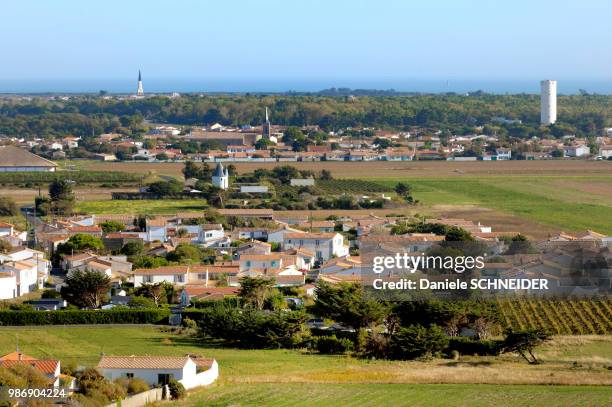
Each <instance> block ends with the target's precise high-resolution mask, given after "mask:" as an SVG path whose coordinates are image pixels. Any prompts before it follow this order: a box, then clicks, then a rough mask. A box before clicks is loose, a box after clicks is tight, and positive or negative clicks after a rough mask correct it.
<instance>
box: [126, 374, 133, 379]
mask: <svg viewBox="0 0 612 407" xmlns="http://www.w3.org/2000/svg"><path fill="white" fill-rule="evenodd" d="M125 377H127V378H128V379H133V378H134V373H126V374H125Z"/></svg>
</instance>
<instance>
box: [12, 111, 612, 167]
mask: <svg viewBox="0 0 612 407" xmlns="http://www.w3.org/2000/svg"><path fill="white" fill-rule="evenodd" d="M302 130H303V131H304V132H309V131H317V132H319V131H320V129H319V128H318V126H305V127H303V128H302ZM477 130H480V131H482V132H484V128H477ZM285 131H286V126H275V125H271V124H270V121H269V120H268V116H267V110H266V120H265V122H264V123H262V125H261V126H256V127H254V126H250V125H244V126H240V127H232V126H224V125H221V124H219V123H215V124H213V125H210V126H206V127H201V128H189V130H188V131H186V130H184V129H183V128H179V127H176V126H171V125H163V126H156V127H153V128H151V129H150V130H149V132H148V134H146V135H145V136H144V138H143V139H142V140H133V139H132V138H130V137H128V136H125V135H122V134H119V133H105V134H100V135H98V136H97V137H96V138H95V140H94V142H97V143H98V144H100V145H104V146H105V148H104V149H103V150H104V151H108V152H92V153H90V154H89V157H90V158H92V159H96V160H100V161H115V160H140V161H169V160H170V161H185V160H193V161H205V162H217V161H233V162H244V161H247V162H249V161H254V162H279V161H373V160H382V161H408V160H457V161H474V160H484V161H504V160H511V159H519V158H520V159H527V160H535V159H550V158H562V157H565V158H598V159H608V158H609V157H611V156H612V129H606V130H605V133H604V134H603V135H601V136H600V137H596V138H595V142H594V145H593V144H591V143H589V141H588V140H586V139H584V138H577V137H576V136H573V135H566V136H564V137H562V138H560V139H554V138H550V139H544V138H539V137H535V136H534V137H532V138H530V139H528V140H523V141H513V142H512V144H508V143H506V142H502V141H501V140H500V139H499V137H497V136H495V135H485V134H472V135H462V136H458V135H455V136H451V137H445V136H443V135H442V132H441V131H433V132H432V131H429V130H425V129H420V128H414V129H413V130H412V131H411V132H410V131H393V130H381V129H370V128H360V129H353V128H347V129H344V130H339V131H330V132H328V133H326V139H325V140H324V141H319V143H318V144H308V145H306V146H305V148H304V149H300V150H303V151H295V150H296V149H295V147H294V145H293V143H291V142H289V143H285V142H283V137H284V132H285ZM355 132H356V133H357V134H360V136H359V137H355ZM261 139H264V140H266V141H267V142H266V143H263V144H258V141H259V140H261ZM181 141H183V142H199V143H202V142H205V143H208V145H209V146H211V147H210V149H208V150H206V151H205V152H196V153H193V152H187V151H182V150H181V149H180V148H176V145H177V142H181ZM81 142H82V140H81V138H79V137H74V136H66V137H62V138H61V139H56V140H48V139H33V140H25V139H18V138H13V139H10V140H7V143H10V144H13V145H18V146H20V147H22V148H24V149H33V148H36V149H37V150H38V151H47V152H49V155H50V157H49V158H52V159H64V158H67V157H70V156H71V151H73V150H76V149H80V148H82V147H83V144H82V143H81ZM43 147H44V149H43V150H41V148H43ZM85 153H86V152H85ZM79 156H82V154H79ZM2 161H3V160H2V151H0V164H1V163H2ZM21 161H23V160H21ZM51 164H52V163H51ZM13 165H14V166H17V165H18V163H17V162H14V163H13ZM47 165H49V163H47ZM0 167H1V165H0ZM53 168H54V167H53ZM0 170H2V169H1V168H0Z"/></svg>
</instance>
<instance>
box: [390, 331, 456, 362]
mask: <svg viewBox="0 0 612 407" xmlns="http://www.w3.org/2000/svg"><path fill="white" fill-rule="evenodd" d="M447 346H448V337H447V336H446V334H445V333H444V331H442V329H440V327H438V326H436V325H432V326H431V327H429V328H425V327H424V326H421V325H411V326H409V327H407V328H400V329H399V330H398V332H397V333H395V334H394V335H392V336H391V340H390V343H389V357H390V358H391V359H403V360H405V359H417V358H422V357H431V356H435V355H437V354H439V353H440V352H442V351H443V350H444V349H446V348H447Z"/></svg>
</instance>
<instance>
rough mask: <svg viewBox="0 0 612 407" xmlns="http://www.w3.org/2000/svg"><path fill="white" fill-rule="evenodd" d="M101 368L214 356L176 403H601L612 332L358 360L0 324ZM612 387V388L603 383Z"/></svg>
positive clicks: (611, 379) (135, 333)
mask: <svg viewBox="0 0 612 407" xmlns="http://www.w3.org/2000/svg"><path fill="white" fill-rule="evenodd" d="M17 343H18V344H19V348H20V349H21V350H22V351H23V352H24V353H26V354H29V355H32V356H36V357H54V358H59V359H61V361H62V363H74V364H77V365H86V366H95V365H96V363H97V362H98V360H99V358H100V354H101V353H105V354H107V355H131V354H136V355H143V354H147V355H185V354H187V353H195V354H199V355H202V356H206V357H214V358H216V359H217V361H218V362H219V365H220V370H221V377H220V379H219V380H218V382H217V383H215V384H214V385H212V386H210V387H208V388H205V389H201V390H198V391H194V392H192V393H191V394H190V396H189V397H188V399H186V400H185V401H182V402H181V403H180V405H193V406H196V405H197V406H199V405H213V406H225V405H240V406H257V405H264V406H268V405H275V406H293V405H318V406H326V405H342V406H344V405H355V406H361V405H368V406H369V405H371V406H381V405H417V406H440V405H442V406H445V405H452V406H463V405H465V406H468V405H469V406H479V405H483V406H485V405H500V406H505V405H530V406H550V405H563V406H601V405H604V404H605V402H606V401H607V400H609V399H610V397H612V390H610V385H612V373H611V371H610V370H609V369H608V367H609V366H612V338H611V337H609V336H580V337H557V338H555V339H554V341H553V342H552V343H550V344H548V345H546V346H544V347H543V348H542V349H541V350H539V351H537V352H536V353H537V354H538V356H539V357H540V359H541V360H542V362H543V363H542V364H541V365H537V366H529V365H527V364H526V363H524V362H522V361H521V359H520V358H519V357H518V356H516V355H504V356H501V357H462V358H461V360H459V361H451V360H448V359H435V360H432V361H427V362H418V361H406V362H401V361H382V360H361V359H356V358H352V357H344V356H323V355H316V354H305V353H303V352H300V351H298V350H238V349H230V348H223V347H219V346H215V345H214V344H210V343H205V342H202V341H201V340H198V339H197V338H193V337H189V336H185V335H177V334H175V333H172V332H169V330H168V329H167V328H160V327H155V326H122V327H117V326H100V327H95V326H94V327H79V326H73V327H69V326H57V327H34V328H8V327H2V328H0V353H8V352H10V351H13V350H14V349H15V347H16V345H17ZM606 385H607V386H608V387H606Z"/></svg>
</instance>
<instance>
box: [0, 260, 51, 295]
mask: <svg viewBox="0 0 612 407" xmlns="http://www.w3.org/2000/svg"><path fill="white" fill-rule="evenodd" d="M0 274H8V275H12V276H15V280H16V281H15V282H16V292H15V297H19V296H22V295H24V294H28V293H31V292H33V291H36V290H37V289H39V288H42V281H40V280H39V278H38V269H37V267H36V264H31V263H28V262H25V261H12V262H6V263H4V264H2V265H1V266H0ZM7 282H8V281H7ZM9 283H10V282H9Z"/></svg>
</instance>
